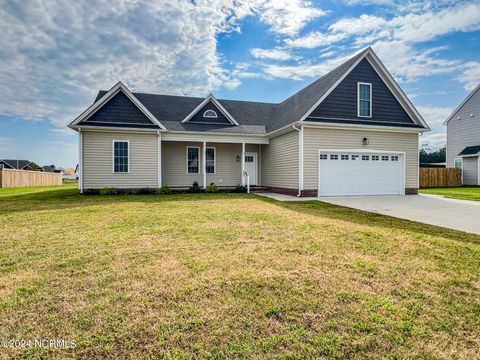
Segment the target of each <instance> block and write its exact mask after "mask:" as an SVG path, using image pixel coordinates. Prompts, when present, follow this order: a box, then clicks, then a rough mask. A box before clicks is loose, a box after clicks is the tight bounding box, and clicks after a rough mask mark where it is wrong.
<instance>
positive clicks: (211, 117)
mask: <svg viewBox="0 0 480 360" xmlns="http://www.w3.org/2000/svg"><path fill="white" fill-rule="evenodd" d="M209 111H211V112H213V113H214V114H215V116H213V115H212V116H210V115H206V113H207V112H209ZM203 117H204V118H207V119H218V114H217V112H216V111H215V110H212V109H207V110H205V111H204V112H203Z"/></svg>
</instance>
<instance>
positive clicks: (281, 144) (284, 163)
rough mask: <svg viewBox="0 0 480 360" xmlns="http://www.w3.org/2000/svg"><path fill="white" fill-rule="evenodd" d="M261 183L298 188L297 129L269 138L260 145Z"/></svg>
mask: <svg viewBox="0 0 480 360" xmlns="http://www.w3.org/2000/svg"><path fill="white" fill-rule="evenodd" d="M262 185H263V186H271V187H280V188H288V189H298V131H296V130H292V131H290V132H288V133H286V134H282V135H280V136H277V137H274V138H271V139H270V143H269V144H268V145H263V146H262Z"/></svg>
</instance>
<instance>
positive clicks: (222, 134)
mask: <svg viewBox="0 0 480 360" xmlns="http://www.w3.org/2000/svg"><path fill="white" fill-rule="evenodd" d="M69 126H70V127H71V128H72V129H74V130H76V131H78V133H79V154H80V156H79V187H80V191H82V192H83V191H84V190H86V189H98V188H104V187H116V188H124V189H132V188H147V187H148V188H156V187H160V186H162V185H167V186H169V187H172V188H185V187H188V186H191V185H192V183H193V182H194V181H197V182H198V183H199V184H200V186H206V185H208V184H209V183H211V182H214V183H215V184H217V185H219V186H224V187H227V186H236V185H237V184H246V183H247V181H248V182H249V183H250V184H251V185H254V186H255V185H257V186H262V187H269V188H270V189H271V191H276V192H282V193H287V194H294V195H299V196H315V195H321V196H327V195H377V194H404V193H409V194H410V193H416V192H417V189H418V142H419V141H418V140H419V133H422V132H424V131H428V130H429V127H428V125H427V124H426V123H425V121H424V120H423V119H422V117H421V115H420V114H419V113H418V111H417V110H416V109H415V108H414V106H413V105H412V104H411V102H410V101H409V99H408V98H407V96H406V95H405V94H404V92H403V91H402V90H401V89H400V87H399V86H398V84H397V83H396V82H395V81H394V79H393V78H392V76H391V75H390V74H389V73H388V71H387V70H386V68H385V67H384V65H383V64H382V63H381V62H380V60H379V59H378V57H377V56H376V54H375V53H374V52H373V50H372V49H371V48H368V49H366V50H364V51H361V52H360V53H358V54H357V55H355V56H354V57H352V58H350V59H349V60H347V61H345V62H344V63H343V64H341V65H339V66H338V67H337V68H335V69H334V70H332V71H331V72H329V73H328V74H326V75H324V76H323V77H322V78H321V79H319V80H317V81H315V82H313V83H312V84H310V85H308V86H307V87H305V88H304V89H302V90H300V91H299V92H297V93H296V94H294V95H292V96H290V97H289V98H287V99H286V100H284V101H283V102H281V103H278V104H271V103H261V102H251V101H236V100H221V99H216V98H215V97H214V96H213V95H209V96H208V97H206V98H195V97H186V96H169V95H154V94H144V93H132V92H130V91H129V89H128V88H127V87H126V86H125V85H123V84H122V83H121V82H120V83H118V84H117V85H115V86H114V87H113V88H112V89H110V90H109V91H101V92H100V93H99V94H98V96H97V98H96V100H95V102H94V103H93V104H92V105H91V106H90V107H89V108H88V109H86V110H85V111H84V112H83V113H82V114H81V115H80V116H79V117H78V118H77V119H75V120H74V121H73V122H72V123H71V124H70V125H69ZM247 175H248V176H247Z"/></svg>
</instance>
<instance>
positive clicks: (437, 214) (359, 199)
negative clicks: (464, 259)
mask: <svg viewBox="0 0 480 360" xmlns="http://www.w3.org/2000/svg"><path fill="white" fill-rule="evenodd" d="M318 200H320V201H324V202H327V203H330V204H336V205H341V206H346V207H350V208H354V209H359V210H365V211H371V212H376V213H379V214H384V215H389V216H393V217H397V218H401V219H407V220H413V221H418V222H422V223H426V224H431V225H437V226H443V227H446V228H450V229H455V230H461V231H466V232H469V233H475V234H480V201H478V202H477V201H468V200H456V199H447V198H443V197H441V196H432V195H407V196H399V195H395V196H344V197H322V198H319V199H318Z"/></svg>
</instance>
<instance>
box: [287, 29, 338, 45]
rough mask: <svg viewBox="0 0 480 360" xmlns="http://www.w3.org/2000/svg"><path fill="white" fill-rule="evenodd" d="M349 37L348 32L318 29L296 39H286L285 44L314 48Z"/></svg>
mask: <svg viewBox="0 0 480 360" xmlns="http://www.w3.org/2000/svg"><path fill="white" fill-rule="evenodd" d="M345 38H347V35H346V34H324V33H321V32H318V31H314V32H311V33H310V34H308V35H306V36H303V37H299V38H296V39H286V40H285V44H286V45H287V46H289V47H292V48H304V49H313V48H317V47H321V46H327V45H331V44H333V43H336V42H339V41H341V40H343V39H345Z"/></svg>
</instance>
